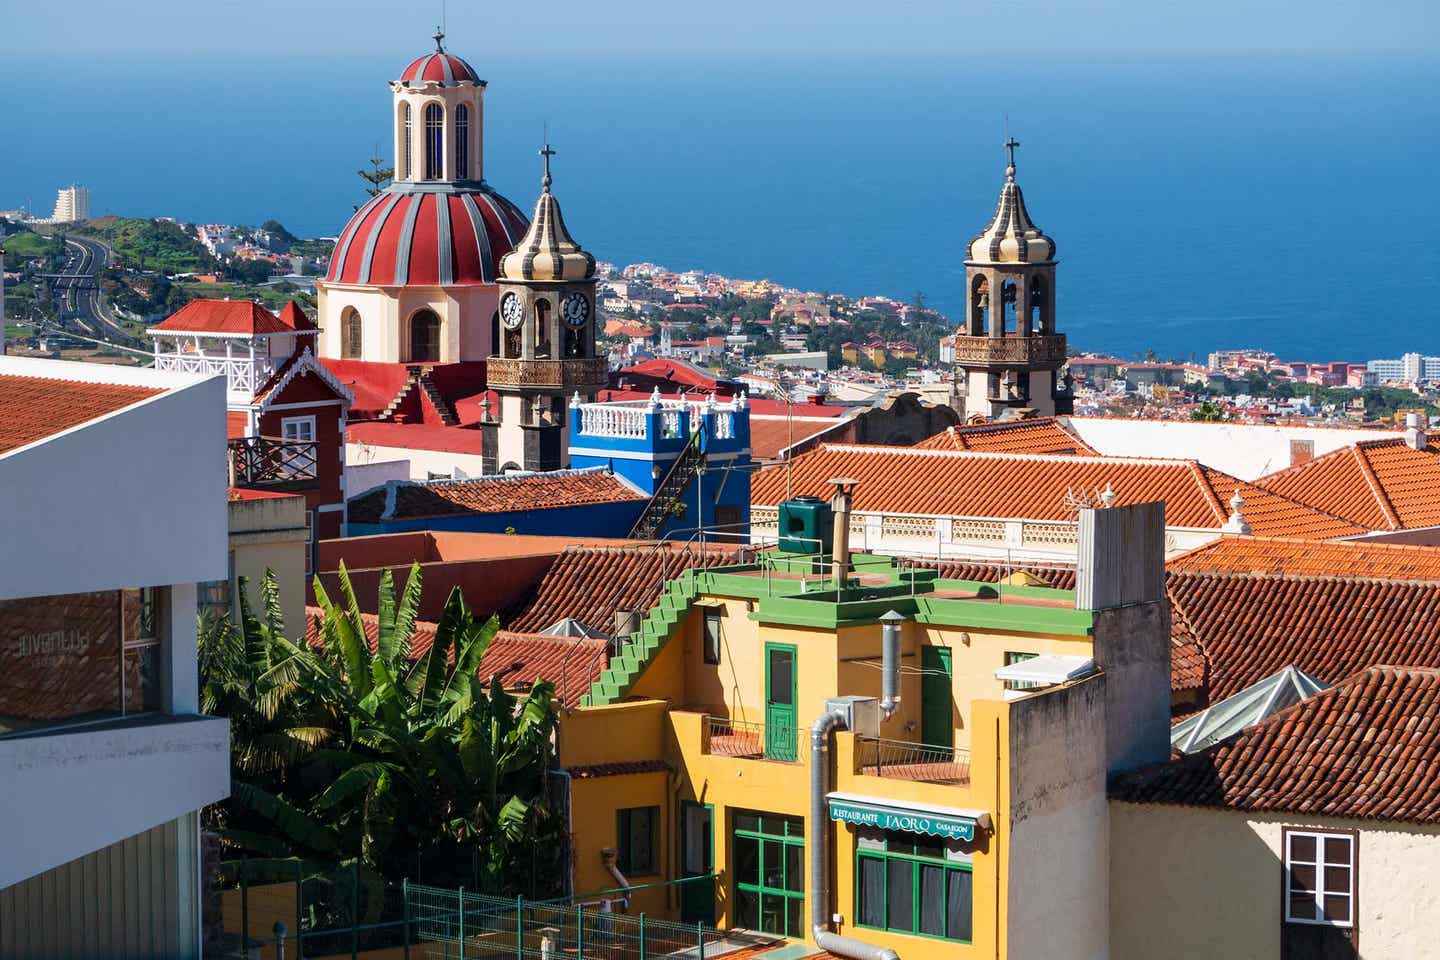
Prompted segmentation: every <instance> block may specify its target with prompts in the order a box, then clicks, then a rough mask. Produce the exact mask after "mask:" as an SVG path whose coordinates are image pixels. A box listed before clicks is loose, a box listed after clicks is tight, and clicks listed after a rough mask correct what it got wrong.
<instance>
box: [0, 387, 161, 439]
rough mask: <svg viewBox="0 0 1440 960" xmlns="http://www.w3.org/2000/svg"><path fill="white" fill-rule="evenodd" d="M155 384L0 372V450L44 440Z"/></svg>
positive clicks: (153, 390) (145, 393)
mask: <svg viewBox="0 0 1440 960" xmlns="http://www.w3.org/2000/svg"><path fill="white" fill-rule="evenodd" d="M159 393H164V391H163V390H161V389H159V388H157V387H133V386H124V385H120V384H111V383H81V382H80V381H77V380H52V379H50V378H48V377H18V376H11V375H9V374H0V453H7V452H9V451H11V450H14V449H15V448H17V447H23V446H25V445H26V444H30V443H35V442H36V441H37V440H44V439H45V438H46V437H48V436H51V435H53V434H57V433H60V432H61V431H63V430H69V429H70V428H71V427H78V426H79V425H80V424H82V423H86V422H88V421H90V420H95V419H98V418H99V417H103V416H105V415H106V414H108V413H114V412H115V411H116V410H120V409H122V408H124V407H128V406H130V405H131V404H132V403H139V402H140V401H141V400H145V399H147V398H149V397H153V396H155V395H156V394H159Z"/></svg>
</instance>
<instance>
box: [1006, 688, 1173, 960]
mask: <svg viewBox="0 0 1440 960" xmlns="http://www.w3.org/2000/svg"><path fill="white" fill-rule="evenodd" d="M1107 679H1108V678H1106V677H1105V676H1104V675H1097V676H1093V677H1090V678H1088V679H1086V680H1081V681H1078V682H1076V683H1073V684H1070V685H1069V686H1066V687H1062V688H1058V689H1052V690H1047V691H1045V692H1043V693H1038V694H1035V695H1033V696H1028V697H1024V698H1022V699H1019V700H1016V701H1013V702H1012V703H1011V704H1010V710H1009V724H1008V733H1007V740H1008V755H1009V759H1010V763H1009V777H1008V790H1007V791H1006V792H1007V794H1008V815H1007V816H1006V821H1007V826H1008V831H1007V832H1008V837H1005V839H1008V841H1009V858H1008V877H1007V880H1006V884H1007V886H1006V900H1007V905H1006V932H1005V944H1006V946H1005V950H1004V952H1003V954H1002V955H1003V956H1007V957H1010V958H1013V960H1031V958H1035V960H1040V958H1047V957H1052V956H1056V955H1057V954H1056V950H1057V946H1058V945H1060V944H1063V945H1064V949H1063V955H1064V956H1065V957H1066V958H1067V960H1089V958H1094V960H1100V958H1103V957H1107V956H1109V952H1108V942H1109V929H1108V926H1109V925H1108V921H1107V917H1108V916H1109V909H1110V908H1109V882H1110V872H1109V845H1110V838H1109V828H1108V819H1107V810H1106V799H1105V700H1106V689H1105V688H1106V682H1107ZM1158 942H1162V941H1157V943H1158ZM1151 946H1152V949H1153V947H1154V946H1155V944H1153V943H1152V944H1151Z"/></svg>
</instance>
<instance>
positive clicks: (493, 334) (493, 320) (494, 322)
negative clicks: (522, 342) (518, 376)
mask: <svg viewBox="0 0 1440 960" xmlns="http://www.w3.org/2000/svg"><path fill="white" fill-rule="evenodd" d="M500 343H501V341H500V311H499V310H496V311H495V313H494V314H492V315H491V317H490V353H491V355H493V356H502V354H501V353H500Z"/></svg>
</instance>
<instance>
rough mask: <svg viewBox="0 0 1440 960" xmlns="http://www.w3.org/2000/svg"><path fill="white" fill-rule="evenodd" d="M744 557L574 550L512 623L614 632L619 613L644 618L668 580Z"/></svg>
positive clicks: (719, 551) (713, 551) (651, 549)
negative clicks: (564, 623) (567, 621)
mask: <svg viewBox="0 0 1440 960" xmlns="http://www.w3.org/2000/svg"><path fill="white" fill-rule="evenodd" d="M738 559H739V552H738V551H737V550H735V549H733V548H726V547H714V548H710V549H707V550H705V551H704V552H701V551H699V550H693V549H692V550H683V549H678V548H673V547H669V546H660V545H657V544H636V545H635V546H626V547H568V548H566V550H565V551H564V552H563V553H561V554H560V556H559V557H557V558H556V560H555V562H554V563H553V564H551V566H550V569H549V570H547V571H546V572H545V575H544V576H543V577H541V579H540V582H539V583H538V584H537V585H536V586H535V590H534V592H533V593H532V594H531V595H530V597H529V598H528V599H527V600H525V601H524V602H523V603H522V604H521V605H520V606H519V607H518V608H517V609H516V610H515V612H514V614H513V616H511V617H510V618H509V619H508V621H507V623H506V625H507V626H508V627H509V628H510V629H511V630H516V631H521V632H527V633H538V632H539V631H541V630H545V629H548V628H549V627H551V626H553V625H554V624H555V623H556V622H557V621H559V620H561V619H563V618H565V617H573V618H574V619H576V620H578V621H580V622H581V623H583V624H585V625H586V626H587V627H590V628H592V629H594V630H598V631H599V632H601V633H607V634H608V633H613V632H614V630H615V614H616V612H617V611H620V610H632V611H638V612H640V613H641V614H643V613H644V612H645V611H647V610H649V609H650V608H651V607H652V606H654V605H655V602H656V601H657V600H658V599H659V597H660V591H661V590H662V589H664V586H665V581H666V580H669V579H672V578H674V577H677V576H679V575H680V574H681V573H682V572H684V571H686V570H689V569H690V568H691V567H712V566H722V565H724V564H730V563H735V562H737V561H738Z"/></svg>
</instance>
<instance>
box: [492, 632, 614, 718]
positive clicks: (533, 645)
mask: <svg viewBox="0 0 1440 960" xmlns="http://www.w3.org/2000/svg"><path fill="white" fill-rule="evenodd" d="M606 647H607V643H606V641H604V640H595V639H591V638H588V637H551V636H543V635H536V634H524V633H514V632H512V631H509V630H501V631H500V632H498V633H496V634H495V638H494V639H493V640H491V641H490V646H489V647H487V648H486V650H485V656H484V657H482V658H481V659H480V679H481V680H483V681H485V682H486V683H489V682H490V680H491V678H492V677H494V676H496V675H497V674H498V675H499V677H500V683H501V685H502V686H504V687H505V688H506V689H507V690H515V689H523V690H529V689H530V687H531V685H532V684H534V682H535V681H536V680H542V679H543V680H549V681H550V682H551V683H553V684H554V685H555V695H556V696H558V697H559V698H560V699H561V700H562V701H563V702H564V703H565V705H566V706H570V707H573V706H576V705H578V704H579V703H580V697H581V696H583V695H584V694H585V693H586V692H587V691H588V690H589V689H590V685H591V684H592V683H594V682H595V681H596V680H599V679H600V674H601V673H602V672H603V671H604V670H605V668H606V666H608V665H609V662H610V658H609V657H608V656H607V655H606Z"/></svg>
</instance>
